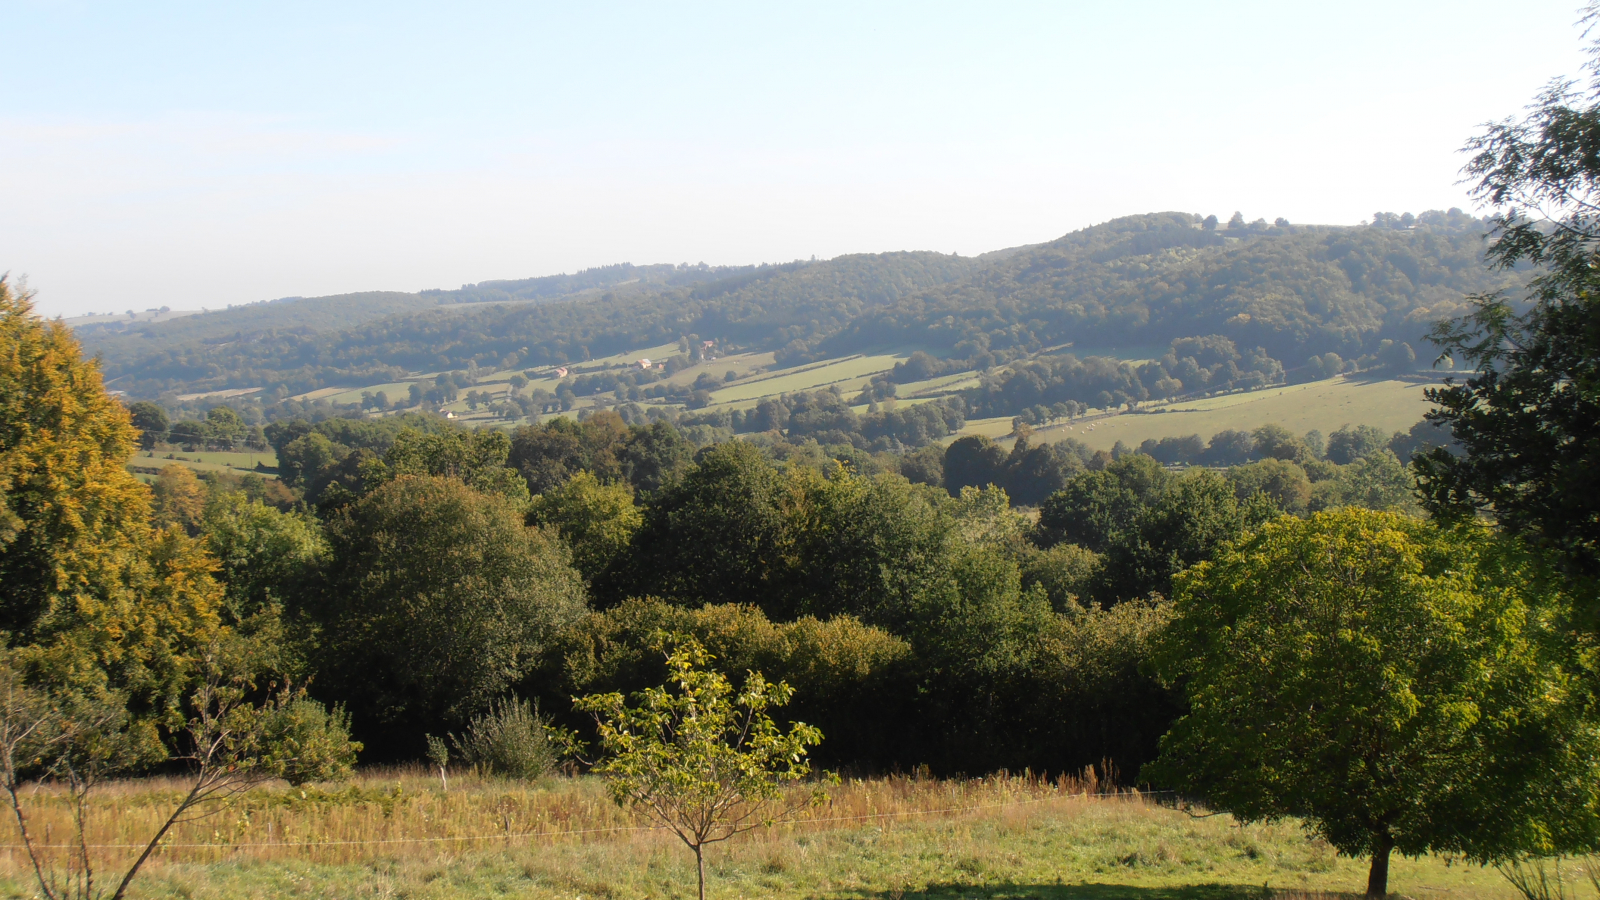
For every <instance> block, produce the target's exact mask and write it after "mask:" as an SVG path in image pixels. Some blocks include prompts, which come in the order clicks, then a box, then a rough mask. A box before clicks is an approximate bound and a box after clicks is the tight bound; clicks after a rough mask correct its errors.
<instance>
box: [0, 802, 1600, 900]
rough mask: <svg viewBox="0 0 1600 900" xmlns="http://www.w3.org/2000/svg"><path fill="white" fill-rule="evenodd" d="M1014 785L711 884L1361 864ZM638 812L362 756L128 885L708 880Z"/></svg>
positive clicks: (1437, 880)
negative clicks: (388, 767) (345, 778)
mask: <svg viewBox="0 0 1600 900" xmlns="http://www.w3.org/2000/svg"><path fill="white" fill-rule="evenodd" d="M1015 785H1016V782H1015V780H1012V781H1004V780H1000V781H994V782H991V781H989V780H987V779H985V780H981V781H978V782H941V781H935V780H924V781H910V780H906V779H901V780H899V781H898V782H896V781H892V780H891V781H886V780H869V781H864V782H863V781H849V782H846V783H845V784H844V785H840V786H836V787H835V788H832V789H830V794H831V795H832V796H833V801H830V804H829V805H828V806H826V807H824V808H822V809H819V810H817V811H816V812H815V813H811V814H808V815H810V816H812V817H813V818H815V819H816V820H817V821H816V822H815V823H814V824H806V825H801V826H779V827H774V828H762V829H757V830H756V831H754V832H751V833H749V834H746V835H743V836H741V837H739V838H736V839H734V840H733V841H730V842H727V843H722V844H716V845H713V846H711V847H710V848H708V850H707V853H706V857H707V861H706V869H707V882H708V884H707V895H708V896H709V897H712V898H718V900H722V898H726V900H733V898H757V897H761V898H775V900H800V898H825V900H834V898H837V900H846V898H850V900H904V898H917V900H923V898H941V900H956V898H987V900H1022V898H1036V900H1069V898H1071V900H1275V898H1276V900H1335V898H1338V897H1351V898H1353V897H1354V896H1356V893H1357V892H1359V891H1360V890H1361V889H1362V888H1363V887H1364V885H1365V878H1366V861H1365V860H1360V859H1349V858H1343V857H1340V856H1338V854H1337V853H1335V852H1334V850H1333V849H1332V848H1331V847H1329V846H1328V845H1327V844H1325V843H1323V842H1321V841H1318V840H1314V839H1311V838H1310V837H1308V836H1307V835H1306V833H1305V832H1304V831H1303V830H1302V829H1301V828H1300V827H1298V825H1297V824H1295V823H1294V822H1292V821H1291V822H1279V823H1275V824H1258V825H1241V824H1240V823H1238V822H1236V821H1234V820H1233V819H1231V818H1230V817H1228V816H1226V815H1221V816H1214V817H1209V818H1196V817H1192V816H1190V815H1188V814H1186V813H1184V812H1182V811H1179V810H1175V809H1172V808H1169V807H1166V806H1163V805H1160V804H1158V803H1154V802H1151V800H1150V799H1148V798H1142V797H1136V796H1135V797H1130V796H1127V795H1122V796H1118V797H1112V798H1095V797H1093V796H1084V795H1081V794H1077V793H1076V791H1075V790H1074V789H1071V788H1069V789H1068V790H1067V791H1052V790H1051V788H1050V783H1048V782H1046V783H1044V785H1043V786H1042V787H1043V790H1042V791H1041V790H1030V789H1029V788H1027V787H1023V788H1022V789H1021V790H1017V789H1015ZM171 787H172V785H170V784H167V783H164V782H162V783H155V784H151V785H148V786H145V785H142V784H140V783H121V784H118V785H113V786H111V787H109V788H107V789H105V796H102V797H101V799H100V803H102V804H105V803H107V802H115V803H116V806H117V808H118V809H119V813H118V815H117V816H116V817H114V818H113V817H111V816H108V815H106V814H105V813H104V812H101V813H100V814H99V815H98V817H97V818H91V826H92V829H93V833H92V836H91V840H92V841H95V842H96V845H97V846H98V845H99V844H108V845H113V846H115V845H118V844H123V843H131V842H133V841H135V840H137V839H139V836H140V835H143V834H144V833H145V829H146V828H147V822H146V820H151V819H153V818H154V814H155V813H156V812H157V811H158V810H159V809H162V808H165V807H164V804H166V803H170V799H169V798H168V797H167V796H165V795H164V794H162V793H161V789H163V788H164V789H166V793H167V794H171V793H172V791H171ZM834 801H836V802H834ZM31 802H34V803H51V804H52V805H51V806H50V807H49V808H47V809H44V810H43V811H42V812H43V813H44V814H47V818H48V820H49V821H52V822H54V821H55V820H57V819H61V817H62V816H63V815H65V810H64V809H56V808H55V806H64V804H59V803H56V802H55V801H54V800H50V799H45V800H41V799H40V798H38V797H34V798H32V800H31ZM91 815H92V816H94V815H95V814H94V813H91ZM36 824H37V823H36ZM57 824H60V825H62V826H63V827H65V822H64V821H63V822H58V823H57ZM639 824H640V822H639V820H637V819H635V818H632V817H631V816H630V815H629V814H628V813H627V812H626V811H623V810H619V809H618V808H617V807H616V806H615V805H614V804H612V803H610V801H609V800H608V799H607V798H606V795H605V793H604V791H603V789H602V786H601V785H600V784H599V783H598V782H597V781H596V780H595V779H592V778H588V777H583V778H575V779H574V778H552V779H548V780H546V781H543V782H539V783H526V782H507V781H495V780H489V779H479V778H477V777H475V776H472V775H470V774H462V775H460V776H457V777H452V778H451V785H450V791H449V793H444V792H441V791H440V790H439V785H438V782H437V779H433V780H431V781H430V780H429V779H427V778H426V776H419V775H418V774H413V775H410V776H405V775H402V776H401V777H399V778H396V777H394V776H393V775H389V776H387V777H385V776H381V775H368V776H362V777H358V780H357V782H356V783H355V784H354V785H352V786H350V787H349V788H338V787H337V786H328V789H327V790H323V789H315V788H308V789H305V790H295V789H286V788H281V787H280V788H276V789H273V788H265V789H262V790H260V791H258V792H257V793H256V794H254V795H250V796H248V797H246V798H245V799H244V800H243V801H242V802H238V803H235V804H234V805H233V806H232V807H230V809H229V811H228V812H226V813H225V814H223V815H222V816H219V817H216V818H215V819H211V820H207V821H205V822H203V823H198V824H196V825H191V826H185V827H184V828H183V830H182V831H181V833H179V834H176V835H174V836H173V840H172V841H171V844H172V845H173V846H172V849H170V850H163V851H161V852H160V853H158V855H157V856H156V857H155V858H154V859H153V860H152V862H151V863H150V865H149V866H148V867H147V868H146V869H145V872H144V873H143V874H141V876H140V880H139V881H137V882H135V884H134V891H133V895H134V896H135V897H139V898H149V900H155V898H162V900H166V898H185V900H222V898H229V900H234V898H241V900H254V898H260V900H267V898H323V897H338V898H400V897H404V898H411V900H435V898H437V900H445V898H452V900H454V898H462V900H487V898H526V900H556V898H562V900H572V898H577V897H582V898H616V900H621V898H629V900H632V898H641V900H643V898H661V900H664V898H689V897H693V896H694V893H695V877H694V863H693V857H692V855H691V854H690V853H689V852H688V851H687V850H686V849H685V848H684V847H683V846H682V845H681V844H679V843H678V842H677V840H676V839H675V838H673V837H671V836H669V835H667V834H664V833H661V832H659V831H655V830H651V829H643V828H639V827H638V826H639ZM39 827H41V828H43V827H45V826H43V825H40V826H39ZM502 835H503V837H502ZM410 836H423V838H422V840H421V841H420V842H417V841H407V840H406V839H405V838H406V837H410ZM397 837H398V838H399V839H398V840H397V839H396V838H397ZM3 839H4V842H5V846H4V848H3V852H0V896H4V897H12V898H24V897H32V896H34V895H35V892H36V888H35V887H34V886H33V884H32V882H31V880H30V875H31V873H30V872H29V871H28V869H27V865H26V862H25V859H26V858H25V857H23V856H22V855H21V854H20V853H19V852H18V851H17V850H16V845H15V842H16V838H15V829H14V827H13V826H6V830H5V833H4V837H3ZM204 848H213V849H204ZM257 848H264V849H257ZM94 852H96V853H97V854H98V853H102V852H104V853H108V854H110V853H122V854H126V853H128V852H129V851H126V850H121V851H116V850H106V851H102V850H98V849H96V850H95V851H94ZM118 861H121V862H123V864H125V860H112V859H106V860H103V861H102V865H101V872H102V873H105V872H109V871H112V870H113V869H115V868H116V862H118ZM1390 889H1391V891H1393V892H1394V894H1395V895H1396V896H1401V897H1411V898H1424V897H1426V898H1438V900H1457V898H1461V900H1468V898H1474V900H1475V898H1482V900H1513V898H1514V897H1515V896H1516V895H1515V893H1514V892H1513V891H1512V889H1511V888H1510V886H1509V885H1508V884H1507V883H1506V882H1505V880H1504V879H1503V878H1502V877H1501V876H1500V875H1499V874H1498V873H1497V872H1495V871H1494V870H1493V869H1485V868H1482V867H1479V866H1475V865H1469V864H1464V863H1462V862H1460V861H1455V862H1454V864H1450V863H1447V861H1446V860H1444V859H1441V858H1438V857H1422V858H1418V859H1406V858H1403V857H1396V858H1395V859H1394V861H1393V863H1392V865H1391V873H1390ZM1584 896H1585V897H1587V896H1588V893H1587V892H1585V894H1584Z"/></svg>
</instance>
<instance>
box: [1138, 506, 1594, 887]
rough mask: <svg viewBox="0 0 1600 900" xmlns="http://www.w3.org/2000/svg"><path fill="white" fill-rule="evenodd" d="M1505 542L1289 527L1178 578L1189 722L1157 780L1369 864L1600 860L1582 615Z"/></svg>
mask: <svg viewBox="0 0 1600 900" xmlns="http://www.w3.org/2000/svg"><path fill="white" fill-rule="evenodd" d="M1539 574H1540V567H1539V566H1538V565H1537V564H1536V561H1535V560H1533V559H1531V558H1530V557H1528V556H1527V555H1526V554H1524V553H1522V552H1521V551H1520V550H1519V548H1518V547H1516V546H1515V545H1514V544H1511V543H1508V542H1504V541H1500V540H1496V539H1495V538H1494V537H1493V536H1492V535H1491V534H1490V533H1489V532H1488V530H1487V529H1485V528H1482V527H1479V526H1475V525H1474V526H1465V527H1462V528H1456V529H1447V528H1440V527H1438V526H1435V525H1431V524H1429V523H1427V522H1422V521H1419V520H1417V519H1412V518H1408V517H1406V516H1402V515H1397V514H1392V513H1379V512H1371V511H1367V510H1361V509H1354V508H1348V509H1343V510H1337V511H1333V512H1327V513H1319V514H1317V515H1316V516H1313V517H1312V518H1310V519H1294V518H1287V517H1286V518H1283V519H1279V520H1278V521H1276V522H1274V523H1271V524H1268V525H1266V526H1264V527H1263V528H1262V529H1261V530H1260V531H1259V532H1257V533H1256V534H1254V535H1253V536H1250V537H1248V538H1246V539H1245V540H1243V541H1241V542H1240V543H1239V544H1237V545H1235V546H1232V547H1227V548H1225V549H1224V550H1223V551H1222V552H1220V553H1219V554H1217V556H1216V558H1215V559H1214V560H1212V561H1210V562H1206V563H1201V564H1199V565H1197V566H1195V567H1194V568H1192V569H1190V570H1188V571H1187V572H1184V573H1182V574H1180V575H1179V576H1178V577H1177V579H1176V581H1175V592H1174V593H1175V602H1174V605H1173V617H1172V620H1171V623H1170V624H1169V626H1168V627H1167V629H1166V630H1165V632H1164V634H1163V635H1162V637H1161V638H1160V640H1159V643H1158V650H1157V653H1156V655H1155V663H1156V666H1157V669H1158V671H1159V672H1160V674H1161V675H1162V676H1163V677H1164V678H1166V679H1167V680H1169V681H1170V682H1172V683H1174V684H1176V685H1178V686H1180V687H1181V688H1182V689H1183V691H1184V694H1185V696H1186V699H1187V701H1188V706H1189V712H1188V714H1187V715H1185V716H1183V717H1182V718H1180V719H1179V720H1178V721H1177V722H1176V723H1174V725H1173V727H1172V730H1171V731H1170V732H1169V733H1168V734H1167V736H1166V737H1165V738H1164V739H1163V740H1162V743H1161V756H1160V758H1159V759H1158V760H1156V762H1155V763H1154V764H1152V765H1150V766H1147V767H1146V769H1145V770H1144V772H1143V773H1142V777H1144V778H1146V779H1149V780H1150V781H1152V782H1154V783H1157V784H1160V785H1164V786H1169V787H1174V788H1178V789H1179V790H1180V791H1183V792H1184V793H1187V794H1189V795H1190V796H1191V797H1196V798H1200V799H1202V800H1203V801H1204V802H1205V803H1206V805H1208V806H1209V807H1210V808H1212V809H1215V810H1220V811H1226V812H1230V813H1232V814H1233V815H1235V816H1236V817H1238V818H1239V819H1241V820H1244V821H1257V820H1273V819H1279V818H1287V817H1295V818H1299V819H1300V820H1301V821H1302V822H1304V823H1305V825H1306V827H1307V829H1308V830H1310V831H1312V832H1313V833H1315V834H1317V835H1319V836H1321V837H1323V838H1325V839H1327V841H1328V842H1329V843H1331V844H1332V845H1333V846H1334V847H1335V848H1337V849H1338V850H1339V851H1340V852H1341V853H1346V854H1350V855H1353V856H1367V857H1370V859H1371V861H1372V866H1371V870H1370V872H1369V875H1368V879H1367V894H1368V896H1370V897H1381V896H1383V895H1385V894H1386V893H1387V892H1388V889H1389V882H1388V879H1389V858H1390V855H1391V854H1392V853H1394V852H1396V851H1398V852H1400V853H1402V854H1405V855H1410V856H1414V855H1419V854H1422V853H1427V852H1448V853H1455V854H1460V855H1462V856H1465V857H1467V858H1469V859H1472V860H1476V861H1479V862H1499V861H1504V860H1512V859H1517V858H1520V857H1523V856H1529V855H1531V856H1542V855H1551V854H1557V853H1572V852H1582V851H1585V850H1588V849H1590V848H1592V847H1594V846H1595V845H1596V840H1597V834H1600V831H1597V822H1596V809H1597V803H1596V801H1597V799H1600V794H1597V789H1600V771H1597V760H1600V748H1597V746H1596V733H1595V729H1594V727H1593V725H1592V723H1591V721H1590V720H1589V718H1588V714H1587V713H1588V708H1587V702H1586V697H1587V691H1585V690H1584V689H1582V683H1583V682H1582V681H1581V680H1580V679H1581V678H1582V676H1583V675H1584V674H1586V673H1585V670H1586V669H1588V667H1589V664H1588V663H1587V662H1586V660H1585V659H1584V657H1583V655H1582V654H1584V653H1587V652H1588V651H1586V650H1582V649H1581V648H1575V647H1574V646H1573V645H1572V644H1570V643H1568V642H1563V641H1561V640H1559V638H1558V635H1557V631H1558V628H1557V627H1556V626H1558V624H1559V623H1560V622H1561V620H1562V619H1563V618H1564V617H1566V616H1568V615H1570V601H1569V600H1568V599H1566V598H1563V597H1562V596H1560V594H1559V591H1557V590H1555V589H1553V588H1551V587H1549V586H1548V583H1547V582H1543V581H1542V579H1541V578H1540V577H1539Z"/></svg>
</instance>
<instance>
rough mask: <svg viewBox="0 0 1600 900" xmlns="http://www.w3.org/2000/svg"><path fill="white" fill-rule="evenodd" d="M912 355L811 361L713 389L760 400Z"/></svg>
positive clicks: (720, 397) (861, 375) (727, 399)
mask: <svg viewBox="0 0 1600 900" xmlns="http://www.w3.org/2000/svg"><path fill="white" fill-rule="evenodd" d="M910 355H911V351H909V350H906V351H901V352H896V353H883V354H877V355H874V356H849V357H845V358H843V359H839V360H831V361H827V360H825V361H822V362H817V363H811V364H809V365H807V366H802V367H796V368H795V369H794V370H792V371H780V372H776V373H772V374H770V375H766V376H763V377H761V378H756V379H753V380H750V381H745V382H740V383H736V384H732V385H729V386H728V387H725V388H723V389H722V390H719V391H716V392H714V393H712V395H711V396H712V398H713V399H714V400H716V401H717V402H718V403H733V402H737V401H740V400H757V399H760V398H762V397H775V396H777V395H779V394H790V393H794V392H795V391H807V390H812V389H815V388H822V387H827V386H828V385H831V384H838V383H842V382H846V381H854V380H856V379H865V378H867V377H868V376H871V375H875V374H877V373H879V372H887V371H888V370H890V369H892V368H894V364H895V363H897V362H901V361H902V360H904V359H906V358H907V357H909V356H910Z"/></svg>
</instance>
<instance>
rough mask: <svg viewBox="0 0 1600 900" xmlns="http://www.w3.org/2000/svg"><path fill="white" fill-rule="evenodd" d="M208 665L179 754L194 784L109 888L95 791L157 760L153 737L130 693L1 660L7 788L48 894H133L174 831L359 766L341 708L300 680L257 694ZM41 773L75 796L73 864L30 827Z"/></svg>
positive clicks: (0, 761) (212, 662) (1, 740)
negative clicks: (58, 679) (245, 800)
mask: <svg viewBox="0 0 1600 900" xmlns="http://www.w3.org/2000/svg"><path fill="white" fill-rule="evenodd" d="M204 669H205V671H204V673H203V676H202V680H201V682H200V684H199V686H198V687H196V688H195V690H194V693H193V694H192V696H191V697H190V705H191V708H192V710H193V717H192V718H191V719H190V720H189V722H188V724H187V727H186V728H184V729H183V731H182V732H181V733H180V735H179V740H180V741H181V742H182V744H183V745H184V749H183V750H182V751H181V752H180V753H179V754H177V755H175V756H174V757H173V759H174V760H177V761H182V762H186V763H188V764H189V766H190V775H189V779H188V782H189V789H188V790H187V791H186V792H185V793H184V795H183V796H182V798H181V799H180V800H179V801H178V803H177V805H176V806H175V807H173V809H172V812H171V814H170V815H168V817H167V818H166V820H165V821H164V822H162V824H161V826H160V827H159V828H158V829H157V830H156V832H155V833H154V834H153V835H151V837H150V840H149V842H148V843H147V844H146V845H145V846H144V848H143V850H142V852H141V853H140V854H139V856H138V858H137V859H135V860H134V862H133V864H132V865H131V866H130V867H129V868H128V869H127V871H126V872H124V873H123V875H122V877H120V878H118V879H116V880H115V882H114V884H115V886H114V887H112V888H110V889H109V890H108V889H107V888H105V887H102V886H98V885H97V884H96V881H95V879H96V873H95V868H94V865H93V861H92V859H91V856H90V853H89V850H90V846H89V843H88V838H87V830H88V819H89V799H90V795H91V793H92V791H93V790H94V788H95V787H96V786H97V785H99V784H100V783H101V782H102V781H103V780H104V779H105V778H106V777H107V776H108V775H111V774H114V773H116V772H117V771H120V770H123V769H125V768H127V767H129V766H133V765H138V764H141V763H145V764H147V763H149V762H151V761H152V760H150V759H148V758H147V756H145V755H142V754H141V749H142V748H148V747H149V744H148V742H141V741H138V740H135V739H133V737H134V734H133V732H134V730H135V728H136V727H137V726H136V725H134V723H133V720H132V719H131V717H130V716H129V715H128V712H127V709H126V707H125V705H124V704H123V703H122V702H121V701H122V700H123V698H121V697H119V696H117V695H115V694H113V693H105V692H102V693H100V694H93V693H88V692H85V691H83V690H81V689H79V690H61V689H56V690H51V689H48V688H41V687H33V686H30V685H28V684H27V683H26V682H25V680H24V679H23V677H22V676H21V674H20V672H19V670H18V668H17V667H16V666H15V665H14V663H13V661H12V659H11V658H10V656H9V655H7V656H6V657H4V658H0V788H3V790H4V791H5V795H6V800H7V803H8V805H9V807H10V811H11V813H12V816H13V817H14V818H15V820H16V823H17V829H18V833H19V836H20V838H21V841H22V845H23V849H24V851H25V852H26V853H27V855H28V859H29V862H30V863H31V865H32V867H33V871H34V875H35V877H36V878H37V880H38V883H39V889H40V892H41V893H42V894H43V896H44V897H46V898H47V900H98V898H102V897H108V898H110V900H122V898H123V897H124V896H126V894H127V891H128V887H129V885H131V884H132V883H133V880H134V877H135V876H137V875H138V874H139V871H140V869H142V868H143V867H144V864H145V863H146V862H147V861H148V860H149V859H150V856H151V854H153V853H154V852H155V850H156V848H157V847H159V846H160V844H161V841H162V839H163V838H165V837H166V836H167V833H168V832H169V831H171V830H172V828H173V827H174V826H177V825H179V824H182V823H184V822H188V821H193V820H195V819H200V818H205V817H206V816H209V815H212V814H213V813H216V812H218V811H220V810H222V809H224V808H226V805H227V801H228V800H229V799H231V798H233V797H235V796H237V795H239V794H241V793H243V792H245V791H248V790H250V789H251V788H253V787H255V786H256V785H258V784H261V783H262V782H265V781H269V780H271V779H274V778H284V779H287V780H288V781H290V782H291V783H294V784H300V783H303V782H305V781H310V780H326V779H330V778H336V777H341V776H343V775H345V774H347V773H348V772H349V766H350V763H351V762H352V761H353V759H354V756H355V753H356V751H358V750H359V749H360V748H361V745H360V744H358V743H355V742H353V741H351V740H350V739H349V729H348V724H347V722H346V721H345V718H344V715H343V713H342V712H341V711H338V710H335V711H334V712H333V713H331V714H330V713H329V712H327V711H326V710H324V709H323V708H322V707H321V705H320V704H317V703H315V701H312V700H310V699H308V698H307V697H306V696H305V694H304V692H303V691H301V690H297V689H294V688H292V687H289V686H284V687H282V688H278V687H276V686H273V687H271V688H269V689H268V690H267V691H266V692H265V694H266V696H265V698H264V699H260V700H257V699H253V698H254V697H255V696H256V695H257V693H258V692H257V691H256V687H255V685H254V684H252V683H251V681H250V679H248V678H246V677H242V676H237V675H229V674H227V672H226V671H225V670H224V667H223V666H221V665H219V664H218V661H217V657H216V655H215V654H211V655H208V656H207V657H206V659H205V660H204ZM146 753H147V750H146ZM30 775H32V776H34V777H38V778H41V779H53V780H57V781H60V782H62V783H64V784H65V785H66V786H67V788H68V790H69V791H70V794H71V805H72V814H73V837H72V844H71V847H70V849H69V850H68V852H67V854H66V856H65V859H64V860H57V859H55V858H53V857H52V855H51V854H49V853H48V852H47V849H48V848H45V847H43V846H41V845H40V844H39V843H38V842H37V841H36V840H35V838H34V835H33V834H32V833H31V832H30V831H29V829H28V811H27V808H26V804H25V802H24V793H23V791H22V786H23V784H24V779H25V778H27V777H29V776H30Z"/></svg>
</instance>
